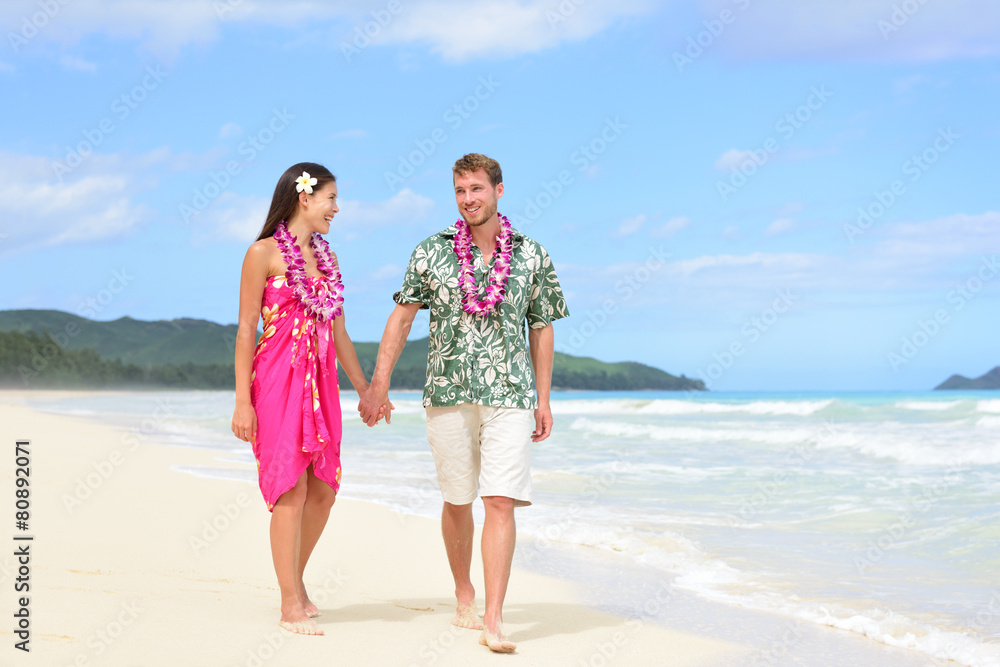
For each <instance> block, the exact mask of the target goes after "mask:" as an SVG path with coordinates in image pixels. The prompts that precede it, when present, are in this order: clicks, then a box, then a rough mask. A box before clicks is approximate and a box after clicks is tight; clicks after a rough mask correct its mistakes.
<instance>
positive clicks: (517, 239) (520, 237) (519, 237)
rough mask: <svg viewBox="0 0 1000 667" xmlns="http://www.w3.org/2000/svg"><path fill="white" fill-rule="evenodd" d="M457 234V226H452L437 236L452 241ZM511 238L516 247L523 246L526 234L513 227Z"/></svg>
mask: <svg viewBox="0 0 1000 667" xmlns="http://www.w3.org/2000/svg"><path fill="white" fill-rule="evenodd" d="M456 234H458V230H457V229H455V225H452V226H451V227H448V228H447V229H442V230H441V231H440V232H438V234H437V235H438V236H440V237H442V238H445V239H448V240H449V241H450V240H451V239H453V238H455V235H456ZM510 236H511V239H512V240H513V245H514V247H517V246H519V245H521V242H522V241H524V234H522V233H521V232H519V231H517V230H516V229H514V227H513V226H511V228H510Z"/></svg>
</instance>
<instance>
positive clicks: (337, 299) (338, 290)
mask: <svg viewBox="0 0 1000 667" xmlns="http://www.w3.org/2000/svg"><path fill="white" fill-rule="evenodd" d="M274 240H275V241H277V243H278V249H279V250H280V251H281V257H282V259H284V260H285V264H287V265H288V270H287V272H286V273H287V276H288V286H289V287H290V288H291V290H292V293H293V294H294V295H295V297H296V298H297V299H298V300H299V303H301V304H302V305H303V306H304V307H305V310H306V314H307V315H312V316H313V317H315V318H316V319H317V320H319V321H321V322H331V321H333V320H334V319H336V318H337V317H339V316H340V315H342V314H343V312H344V311H343V305H344V285H343V283H342V282H341V281H340V269H339V268H338V267H337V264H336V262H334V261H333V257H332V256H331V254H330V246H329V245H328V244H327V242H326V239H324V238H323V237H322V236H320V235H319V234H317V233H316V232H313V233H312V237H311V238H310V239H309V246H310V247H311V248H312V249H313V253H314V254H315V255H316V267H317V268H318V269H319V272H320V273H322V274H323V277H324V278H325V279H326V282H327V283H329V289H323V287H322V286H321V285H320V284H319V282H318V281H310V280H308V278H309V275H308V274H307V273H306V261H305V259H304V258H303V257H302V251H301V250H300V249H299V245H298V243H296V238H295V237H294V236H292V234H291V232H289V231H288V225H287V224H285V221H284V220H282V221H281V222H280V223H278V226H277V227H275V228H274Z"/></svg>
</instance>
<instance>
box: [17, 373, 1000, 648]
mask: <svg viewBox="0 0 1000 667" xmlns="http://www.w3.org/2000/svg"><path fill="white" fill-rule="evenodd" d="M419 398H420V397H419V394H414V393H411V394H405V393H400V394H394V395H393V400H394V402H395V404H396V406H397V407H398V410H397V411H396V413H395V415H394V418H393V424H392V425H391V426H386V425H381V426H379V427H377V428H375V429H368V428H367V427H365V426H364V425H363V424H361V422H360V421H359V420H357V419H356V411H355V405H354V402H353V401H347V400H346V399H345V401H344V404H343V411H344V419H345V426H344V442H343V463H344V478H343V487H342V494H343V495H344V496H346V497H352V498H358V499H362V500H368V501H374V502H379V503H383V504H386V505H389V506H391V507H394V508H395V509H397V510H399V511H402V512H408V513H414V514H421V515H427V516H432V517H436V516H438V515H439V513H440V496H439V495H438V492H437V486H436V483H435V478H434V468H433V462H432V461H431V458H430V454H429V453H428V451H427V444H426V437H425V433H424V420H423V409H422V408H421V407H420V400H419ZM26 401H27V402H29V403H30V404H31V405H33V406H35V407H38V408H43V409H50V410H55V411H58V412H70V413H73V414H77V415H79V416H83V417H91V418H99V419H102V420H103V421H112V422H116V423H120V424H124V425H127V426H130V427H132V428H136V429H143V436H144V437H147V438H148V439H149V440H150V441H156V442H161V443H166V444H183V445H194V446H202V447H210V448H213V449H216V450H218V451H219V452H220V456H219V459H220V460H219V465H218V466H217V467H214V468H211V469H200V470H188V471H187V472H191V473H194V474H203V475H205V474H207V475H212V476H225V477H242V478H245V479H247V480H252V479H254V477H253V470H254V468H253V459H252V456H251V455H250V453H249V451H248V447H247V445H246V444H245V443H242V442H240V441H238V440H236V439H235V438H233V436H232V434H231V433H230V432H229V423H230V419H231V416H232V405H233V394H232V392H153V393H135V394H94V395H89V396H86V397H80V398H60V399H58V400H48V402H45V401H42V400H34V399H30V398H29V399H26ZM553 413H554V417H555V422H556V425H555V430H554V432H553V435H552V437H551V438H549V439H548V440H547V441H545V442H543V443H540V444H538V445H536V446H535V447H534V450H533V460H532V470H533V479H534V482H535V505H534V506H533V507H532V508H530V509H526V510H522V511H520V512H519V514H518V526H519V532H521V533H522V534H526V535H530V536H532V537H533V538H534V539H533V540H532V541H530V543H527V544H529V546H528V547H526V548H530V549H539V550H545V549H546V548H547V547H548V546H551V545H557V544H558V545H585V546H589V547H593V548H597V549H601V550H605V551H608V552H610V553H615V554H618V555H619V556H621V557H625V558H629V559H631V560H633V561H635V562H636V563H639V564H642V565H644V566H647V567H651V568H656V569H658V570H660V571H662V572H665V573H668V575H669V577H670V578H671V581H672V583H673V585H674V586H676V587H679V588H682V589H685V590H687V591H691V592H693V593H695V594H697V595H699V596H701V597H704V598H707V599H711V600H716V601H721V602H727V603H731V604H737V605H741V606H744V607H750V608H755V609H761V610H767V611H775V612H779V613H783V614H786V615H790V616H794V617H796V618H798V619H802V620H807V621H810V622H814V623H819V624H825V625H830V626H833V627H838V628H842V629H845V630H849V631H852V632H856V633H860V634H864V635H866V636H868V637H870V638H872V639H873V640H875V641H879V642H883V643H886V644H890V645H893V646H904V647H908V648H911V649H914V650H917V651H922V652H924V653H926V654H927V655H929V656H935V657H939V658H949V659H952V660H955V661H956V662H958V663H960V664H965V665H977V666H978V665H982V666H987V665H1000V548H998V546H1000V393H997V392H986V391H983V392H924V393H901V392H878V393H844V392H833V393H817V392H813V393H774V392H768V393H715V392H712V393H677V392H575V393H574V392H566V393H558V394H556V395H555V396H554V397H553Z"/></svg>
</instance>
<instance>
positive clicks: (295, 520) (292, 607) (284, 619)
mask: <svg viewBox="0 0 1000 667" xmlns="http://www.w3.org/2000/svg"><path fill="white" fill-rule="evenodd" d="M307 491H308V478H307V475H306V473H302V476H301V477H299V480H298V481H297V482H296V483H295V486H293V487H292V488H291V489H289V490H288V491H286V492H285V493H283V494H282V495H281V497H280V498H278V501H277V502H276V503H275V504H274V509H273V511H272V512H271V531H270V532H271V558H272V559H273V560H274V573H275V574H276V575H278V588H280V589H281V622H280V625H281V627H283V628H285V629H286V630H288V631H290V632H296V633H299V634H303V635H321V634H323V631H322V630H320V629H319V627H318V626H317V625H316V622H315V621H313V620H312V619H311V618H309V614H307V613H306V610H305V609H304V607H303V605H302V599H301V597H300V595H299V587H298V581H299V575H298V570H299V567H298V564H299V553H300V550H301V540H302V513H303V508H304V506H305V502H306V494H307Z"/></svg>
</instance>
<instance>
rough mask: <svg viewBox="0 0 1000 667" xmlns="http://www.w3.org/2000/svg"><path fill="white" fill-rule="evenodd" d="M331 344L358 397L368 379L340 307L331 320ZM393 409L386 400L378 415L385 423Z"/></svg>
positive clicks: (366, 387)
mask: <svg viewBox="0 0 1000 667" xmlns="http://www.w3.org/2000/svg"><path fill="white" fill-rule="evenodd" d="M333 346H334V348H335V349H336V350H337V361H339V362H340V366H341V368H343V369H344V372H345V373H347V377H348V379H350V381H351V384H352V385H354V390H355V391H356V392H358V397H361V396H363V395H364V393H365V392H366V391H368V380H366V379H365V372H364V371H363V370H361V363H360V362H358V355H357V353H356V352H355V351H354V343H352V342H351V337H350V336H349V335H348V334H347V325H346V324H345V323H344V311H343V309H341V313H340V317H338V318H336V319H335V320H334V321H333ZM393 409H395V406H393V405H392V403H390V402H389V401H388V400H386V402H385V404H384V405H382V407H381V408H380V410H379V416H380V417H385V421H386V422H387V423H391V422H390V419H391V417H390V416H389V415H390V412H391V411H392V410H393Z"/></svg>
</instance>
